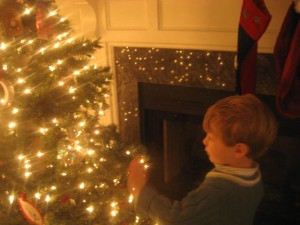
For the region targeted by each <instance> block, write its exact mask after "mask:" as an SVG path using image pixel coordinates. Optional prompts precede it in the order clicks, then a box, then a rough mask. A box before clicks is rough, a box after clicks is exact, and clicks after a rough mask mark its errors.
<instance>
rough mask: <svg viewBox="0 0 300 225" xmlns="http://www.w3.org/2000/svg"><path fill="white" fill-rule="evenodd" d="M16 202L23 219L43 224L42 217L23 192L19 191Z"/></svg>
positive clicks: (34, 223)
mask: <svg viewBox="0 0 300 225" xmlns="http://www.w3.org/2000/svg"><path fill="white" fill-rule="evenodd" d="M18 203H19V206H20V208H21V211H22V214H23V216H24V217H25V219H26V220H27V221H28V222H29V223H31V224H33V225H44V218H43V216H42V214H41V213H40V212H39V210H38V209H37V208H36V206H35V205H34V204H33V203H32V202H30V201H29V200H27V199H26V197H25V194H24V193H21V194H20V197H19V198H18Z"/></svg>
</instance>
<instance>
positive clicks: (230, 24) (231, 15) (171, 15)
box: [158, 0, 241, 31]
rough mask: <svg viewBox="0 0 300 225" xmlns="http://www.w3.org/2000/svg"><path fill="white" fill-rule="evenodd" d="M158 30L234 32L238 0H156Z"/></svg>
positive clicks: (237, 16) (239, 2) (238, 5)
mask: <svg viewBox="0 0 300 225" xmlns="http://www.w3.org/2000/svg"><path fill="white" fill-rule="evenodd" d="M158 1H159V4H158V8H159V15H158V16H159V28H160V29H161V30H183V31H236V30H237V25H238V21H239V16H240V9H241V1H240V0H227V1H225V0H223V1H220V0H209V1H208V0H176V1H174V0H158Z"/></svg>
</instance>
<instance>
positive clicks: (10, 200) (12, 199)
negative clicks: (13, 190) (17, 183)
mask: <svg viewBox="0 0 300 225" xmlns="http://www.w3.org/2000/svg"><path fill="white" fill-rule="evenodd" d="M8 199H9V203H10V204H12V203H13V202H14V200H15V196H14V195H10V196H9V197H8Z"/></svg>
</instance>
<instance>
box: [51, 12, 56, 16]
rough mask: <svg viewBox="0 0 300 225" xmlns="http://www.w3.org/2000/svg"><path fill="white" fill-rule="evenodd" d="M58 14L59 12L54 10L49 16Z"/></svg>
mask: <svg viewBox="0 0 300 225" xmlns="http://www.w3.org/2000/svg"><path fill="white" fill-rule="evenodd" d="M56 14H57V12H56V11H52V12H50V13H49V16H55V15H56Z"/></svg>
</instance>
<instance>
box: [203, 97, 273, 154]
mask: <svg viewBox="0 0 300 225" xmlns="http://www.w3.org/2000/svg"><path fill="white" fill-rule="evenodd" d="M203 129H204V130H205V131H206V132H210V131H217V132H220V133H221V135H222V139H223V141H224V143H225V144H226V145H228V146H233V145H235V144H237V143H244V144H246V145H248V146H249V148H250V150H249V153H248V155H247V156H248V157H250V158H253V159H255V158H258V157H260V156H261V155H263V154H264V153H265V151H266V150H267V149H268V148H269V147H270V145H271V144H272V143H273V141H274V139H275V137H276V134H277V121H276V119H275V116H274V114H273V112H272V111H271V110H270V109H269V108H268V107H267V106H266V105H265V104H264V103H263V102H261V101H260V100H259V99H258V98H257V97H255V96H254V95H253V94H246V95H241V96H230V97H226V98H224V99H221V100H219V101H217V102H216V103H215V104H213V105H212V106H210V107H209V109H208V110H207V112H206V114H205V116H204V120H203Z"/></svg>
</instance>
